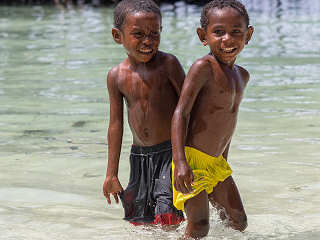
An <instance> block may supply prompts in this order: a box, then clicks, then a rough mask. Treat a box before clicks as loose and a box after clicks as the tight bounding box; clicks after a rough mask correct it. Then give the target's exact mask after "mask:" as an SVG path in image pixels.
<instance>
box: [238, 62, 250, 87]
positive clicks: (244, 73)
mask: <svg viewBox="0 0 320 240" xmlns="http://www.w3.org/2000/svg"><path fill="white" fill-rule="evenodd" d="M236 66H237V67H238V69H239V72H240V74H241V76H242V79H243V80H244V81H245V83H247V82H248V81H249V79H250V73H249V72H248V71H247V70H246V69H245V68H243V67H241V66H239V65H236Z"/></svg>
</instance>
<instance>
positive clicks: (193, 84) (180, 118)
mask: <svg viewBox="0 0 320 240" xmlns="http://www.w3.org/2000/svg"><path fill="white" fill-rule="evenodd" d="M210 76H212V73H211V67H210V63H209V62H208V61H206V60H197V61H196V62H195V63H194V64H193V65H192V66H191V68H190V71H189V72H188V74H187V77H186V79H185V81H184V83H183V87H182V91H181V95H180V98H179V102H178V105H177V107H176V110H175V112H174V115H173V119H172V130H171V140H172V153H173V157H172V158H173V163H174V165H175V169H174V187H175V189H176V190H177V191H179V192H182V193H184V194H186V193H190V192H192V186H191V184H192V182H193V173H192V169H191V168H190V166H189V165H188V163H187V162H186V158H185V152H184V146H185V141H186V135H187V123H188V119H189V115H190V112H191V110H192V107H193V105H194V102H195V100H196V98H197V96H198V94H199V92H200V90H201V88H202V87H203V86H204V85H205V83H206V81H207V80H208V78H209V77H210Z"/></svg>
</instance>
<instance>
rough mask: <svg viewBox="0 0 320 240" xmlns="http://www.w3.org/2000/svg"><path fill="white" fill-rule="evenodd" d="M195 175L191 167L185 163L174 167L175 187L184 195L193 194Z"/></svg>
mask: <svg viewBox="0 0 320 240" xmlns="http://www.w3.org/2000/svg"><path fill="white" fill-rule="evenodd" d="M193 180H194V177H193V173H192V169H191V168H190V166H189V165H188V164H187V163H186V162H185V161H183V162H180V163H179V164H177V165H175V167H174V187H175V189H176V190H177V191H178V192H182V193H183V194H188V193H192V192H193V189H192V184H193Z"/></svg>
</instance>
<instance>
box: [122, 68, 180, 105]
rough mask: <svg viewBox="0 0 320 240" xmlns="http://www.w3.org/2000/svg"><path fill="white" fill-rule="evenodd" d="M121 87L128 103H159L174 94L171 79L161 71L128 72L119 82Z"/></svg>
mask: <svg viewBox="0 0 320 240" xmlns="http://www.w3.org/2000/svg"><path fill="white" fill-rule="evenodd" d="M119 89H120V91H121V92H122V94H123V95H124V97H125V99H126V102H127V104H128V105H132V104H135V103H149V104H152V103H159V102H161V99H165V98H167V97H170V96H171V95H172V94H174V90H173V88H172V86H171V84H170V81H169V79H168V78H167V76H166V75H165V74H163V73H161V72H156V73H155V72H153V73H136V72H134V73H130V74H127V76H126V77H125V78H123V79H121V81H120V82H119Z"/></svg>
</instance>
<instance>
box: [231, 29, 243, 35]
mask: <svg viewBox="0 0 320 240" xmlns="http://www.w3.org/2000/svg"><path fill="white" fill-rule="evenodd" d="M232 33H234V34H238V33H241V31H240V30H239V29H234V30H232Z"/></svg>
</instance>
